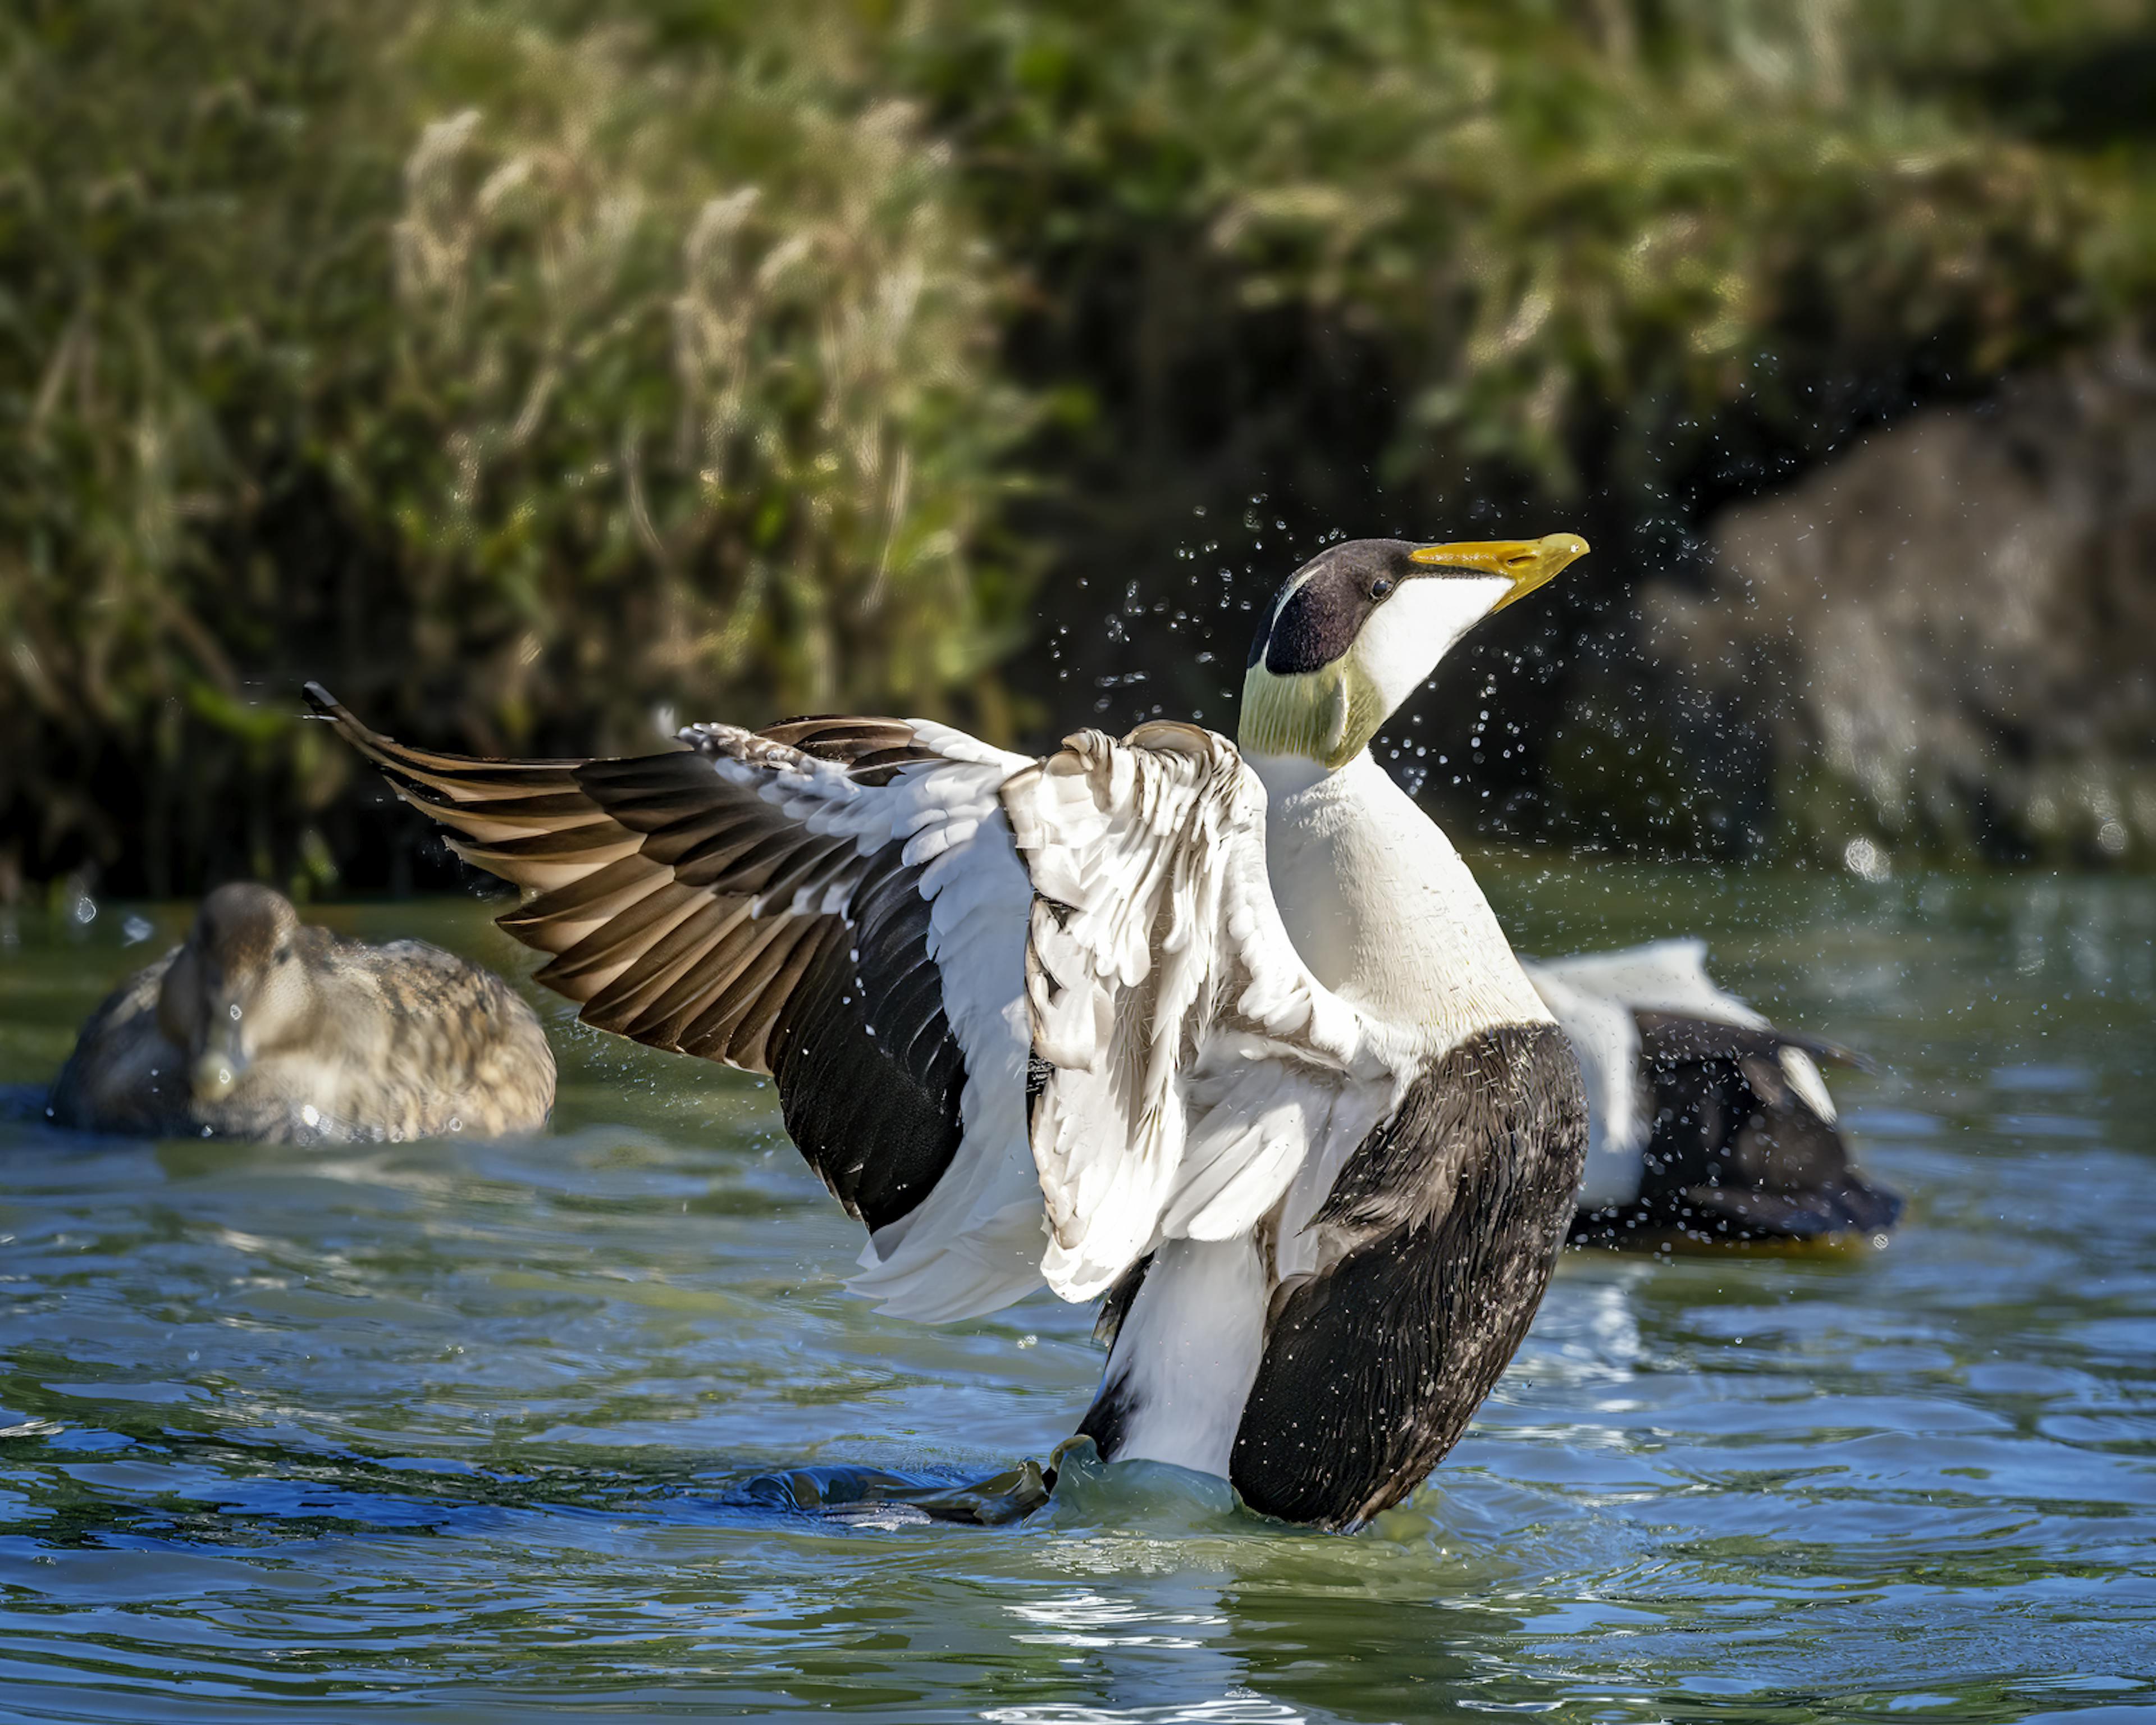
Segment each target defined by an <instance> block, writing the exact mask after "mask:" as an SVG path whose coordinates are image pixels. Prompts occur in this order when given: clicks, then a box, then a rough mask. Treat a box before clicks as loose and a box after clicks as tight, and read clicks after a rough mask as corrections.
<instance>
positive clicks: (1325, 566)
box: [1238, 533, 1587, 772]
mask: <svg viewBox="0 0 2156 1725" xmlns="http://www.w3.org/2000/svg"><path fill="white" fill-rule="evenodd" d="M1586 552H1587V542H1586V541H1585V540H1584V539H1582V538H1581V537H1580V536H1578V534H1576V533H1551V534H1548V535H1547V536H1544V537H1543V538H1541V539H1496V540H1481V541H1476V542H1471V543H1466V544H1460V545H1412V544H1409V542H1407V541H1405V540H1402V539H1351V540H1348V541H1347V542H1345V543H1343V544H1340V545H1335V546H1332V547H1327V549H1326V550H1325V551H1323V552H1320V553H1319V554H1318V555H1317V556H1316V557H1312V559H1311V560H1310V561H1309V562H1306V563H1305V564H1304V565H1303V566H1302V567H1301V568H1300V569H1298V570H1296V572H1295V573H1294V574H1293V575H1292V576H1291V577H1290V578H1288V582H1287V584H1286V586H1285V587H1283V588H1281V591H1280V596H1279V597H1278V598H1276V599H1275V600H1274V601H1273V606H1272V610H1271V612H1270V614H1269V615H1268V616H1266V617H1265V619H1264V620H1263V621H1262V622H1261V623H1260V624H1259V626H1258V632H1257V638H1256V639H1255V640H1253V641H1252V642H1251V643H1250V669H1249V670H1248V671H1247V672H1246V673H1245V675H1244V678H1243V713H1242V724H1241V729H1240V735H1239V739H1238V740H1239V742H1240V744H1241V747H1242V748H1243V751H1244V752H1245V754H1255V755H1271V756H1287V757H1293V758H1296V759H1298V760H1302V761H1308V762H1315V763H1317V765H1318V766H1319V767H1321V768H1323V769H1324V770H1326V771H1327V772H1331V771H1332V770H1334V769H1336V768H1341V767H1344V766H1346V765H1347V762H1350V761H1352V760H1353V759H1354V758H1355V757H1356V756H1358V754H1360V753H1361V752H1363V748H1364V747H1366V746H1368V742H1369V741H1370V739H1371V738H1372V737H1374V736H1375V735H1376V734H1377V732H1378V726H1380V725H1382V724H1383V723H1384V722H1385V721H1386V720H1387V719H1389V718H1390V717H1391V716H1392V715H1393V713H1394V711H1395V710H1396V709H1397V708H1398V707H1399V705H1400V703H1401V702H1403V701H1405V700H1406V699H1407V698H1408V696H1410V695H1412V694H1413V693H1414V691H1416V690H1417V689H1419V687H1421V686H1422V685H1423V684H1424V682H1425V681H1426V680H1428V679H1429V676H1430V673H1431V672H1432V671H1434V670H1436V669H1437V663H1438V661H1439V660H1440V659H1442V658H1444V657H1445V655H1446V654H1447V653H1448V652H1450V650H1451V649H1452V645H1453V643H1455V641H1457V640H1458V639H1460V637H1461V636H1462V635H1464V634H1466V633H1467V631H1468V630H1469V629H1472V628H1473V627H1474V626H1475V625H1476V624H1478V623H1480V622H1481V620H1482V619H1484V618H1485V617H1487V616H1488V615H1489V614H1491V612H1492V611H1501V610H1502V609H1504V608H1505V607H1506V606H1507V605H1509V604H1511V603H1512V601H1513V600H1515V599H1517V598H1522V597H1523V596H1524V595H1526V594H1527V593H1532V592H1533V591H1534V590H1535V589H1536V588H1538V587H1541V586H1543V584H1544V583H1548V582H1550V581H1553V580H1554V579H1555V578H1557V577H1558V574H1559V573H1560V572H1562V571H1563V569H1564V567H1565V566H1566V565H1567V564H1568V563H1570V562H1573V560H1574V559H1576V558H1578V557H1584V555H1586Z"/></svg>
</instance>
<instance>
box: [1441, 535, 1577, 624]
mask: <svg viewBox="0 0 2156 1725" xmlns="http://www.w3.org/2000/svg"><path fill="white" fill-rule="evenodd" d="M1586 555H1587V542H1586V541H1585V540H1584V539H1583V538H1581V537H1580V536H1579V535H1578V534H1577V533H1545V534H1543V536H1542V537H1541V538H1539V539H1471V540H1468V541H1466V542H1464V543H1461V544H1459V545H1425V546H1422V547H1419V548H1418V549H1417V550H1414V551H1411V552H1409V553H1408V559H1409V562H1417V563H1442V564H1443V565H1445V567H1447V568H1449V569H1476V570H1486V571H1487V572H1489V573H1491V574H1492V575H1501V576H1503V577H1504V578H1506V579H1507V581H1509V582H1511V583H1512V591H1511V592H1510V593H1507V594H1506V595H1505V597H1504V598H1501V599H1500V600H1498V601H1497V603H1496V604H1494V605H1492V606H1491V611H1492V612H1497V611H1501V610H1503V609H1504V608H1505V607H1506V606H1507V605H1509V604H1511V603H1512V601H1513V600H1515V599H1522V598H1526V597H1527V595H1528V594H1529V593H1532V592H1533V591H1534V590H1535V589H1536V588H1538V587H1547V586H1548V585H1549V583H1551V582H1553V581H1554V580H1556V579H1557V578H1558V576H1560V575H1562V574H1563V572H1565V568H1566V567H1567V565H1568V564H1571V563H1574V562H1578V560H1579V559H1580V558H1582V557H1585V556H1586Z"/></svg>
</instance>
